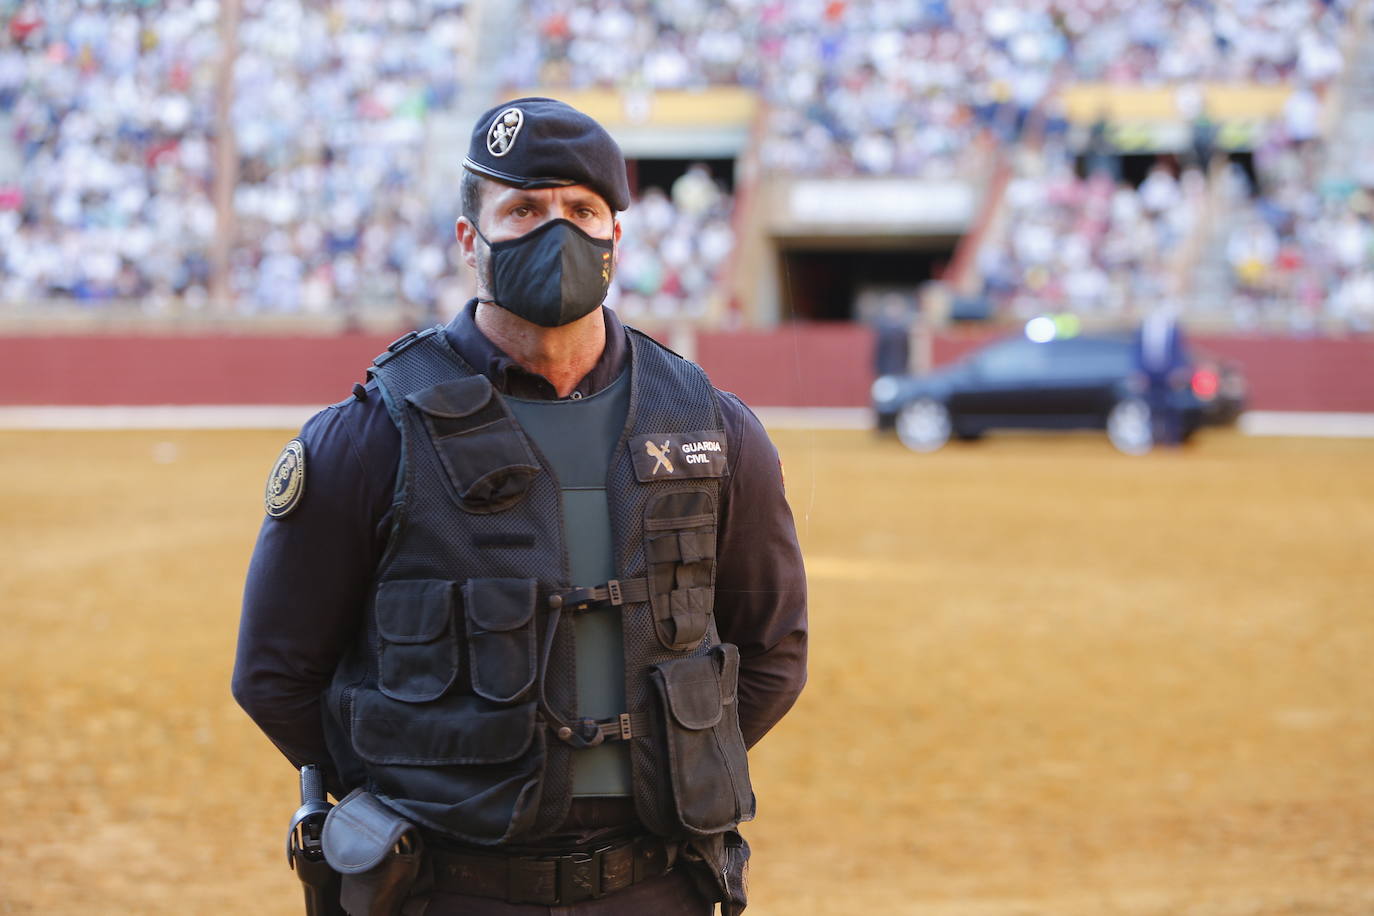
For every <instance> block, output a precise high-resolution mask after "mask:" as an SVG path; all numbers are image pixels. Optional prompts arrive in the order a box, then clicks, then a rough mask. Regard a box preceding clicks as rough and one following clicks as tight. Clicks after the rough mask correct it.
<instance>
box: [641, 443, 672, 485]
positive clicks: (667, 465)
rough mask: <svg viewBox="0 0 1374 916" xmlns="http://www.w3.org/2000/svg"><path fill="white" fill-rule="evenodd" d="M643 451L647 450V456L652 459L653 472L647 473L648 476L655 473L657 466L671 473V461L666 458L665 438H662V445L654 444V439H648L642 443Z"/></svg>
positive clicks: (666, 446) (666, 445) (666, 444)
mask: <svg viewBox="0 0 1374 916" xmlns="http://www.w3.org/2000/svg"><path fill="white" fill-rule="evenodd" d="M644 451H646V452H648V453H649V456H650V457H652V458H653V459H654V470H653V473H651V474H650V475H649V476H650V477H652V476H653V475H654V474H657V473H658V469H659V468H663V470H665V471H667V472H668V473H669V474H671V473H673V462H671V461H670V460H668V440H667V439H664V440H663V444H662V445H655V444H654V441H653V440H652V439H650V440H649V441H648V442H645V443H644Z"/></svg>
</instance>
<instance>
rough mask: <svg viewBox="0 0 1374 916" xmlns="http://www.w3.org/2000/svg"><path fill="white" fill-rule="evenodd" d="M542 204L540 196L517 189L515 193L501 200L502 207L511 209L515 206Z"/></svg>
mask: <svg viewBox="0 0 1374 916" xmlns="http://www.w3.org/2000/svg"><path fill="white" fill-rule="evenodd" d="M540 202H542V198H541V197H540V196H539V195H538V194H532V193H530V192H529V191H526V190H523V189H515V190H514V192H513V193H511V194H509V195H507V196H503V197H502V198H501V206H503V207H509V206H512V205H514V204H537V203H540Z"/></svg>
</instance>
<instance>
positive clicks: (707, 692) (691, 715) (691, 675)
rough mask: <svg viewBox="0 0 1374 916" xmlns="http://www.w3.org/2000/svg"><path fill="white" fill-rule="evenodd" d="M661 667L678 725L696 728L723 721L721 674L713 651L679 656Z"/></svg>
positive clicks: (669, 700)
mask: <svg viewBox="0 0 1374 916" xmlns="http://www.w3.org/2000/svg"><path fill="white" fill-rule="evenodd" d="M658 670H659V672H660V674H661V676H662V678H663V692H664V694H665V697H666V699H667V701H668V709H669V710H670V711H671V712H672V714H673V718H674V719H676V720H677V722H678V724H680V725H681V726H682V727H683V728H688V729H691V730H693V731H697V730H699V729H703V728H710V727H711V726H713V725H715V724H716V723H717V722H719V721H720V716H721V709H722V703H721V691H720V674H719V671H718V669H717V667H716V659H715V656H714V654H711V655H699V656H696V657H695V658H683V659H678V660H676V661H673V662H668V663H665V664H663V665H661V666H659V669H658Z"/></svg>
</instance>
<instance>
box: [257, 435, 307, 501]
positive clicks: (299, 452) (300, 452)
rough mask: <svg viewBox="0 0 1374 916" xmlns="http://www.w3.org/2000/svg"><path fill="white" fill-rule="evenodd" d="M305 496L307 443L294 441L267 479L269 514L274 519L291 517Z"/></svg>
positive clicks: (283, 452) (288, 445) (283, 451)
mask: <svg viewBox="0 0 1374 916" xmlns="http://www.w3.org/2000/svg"><path fill="white" fill-rule="evenodd" d="M303 495H305V443H304V442H302V441H301V440H299V439H292V440H291V441H290V442H288V443H286V448H284V449H282V450H281V457H279V458H278V459H277V463H276V464H274V465H272V473H271V474H270V475H268V477H267V494H266V496H265V499H264V501H265V502H266V504H267V514H268V515H270V516H272V517H273V518H282V517H283V516H286V515H290V514H291V512H292V510H293V509H295V508H296V507H297V506H299V505H300V503H301V497H302V496H303Z"/></svg>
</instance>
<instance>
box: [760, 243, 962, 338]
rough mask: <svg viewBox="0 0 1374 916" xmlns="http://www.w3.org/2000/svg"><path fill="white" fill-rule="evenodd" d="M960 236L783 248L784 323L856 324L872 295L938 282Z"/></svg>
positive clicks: (780, 256)
mask: <svg viewBox="0 0 1374 916" xmlns="http://www.w3.org/2000/svg"><path fill="white" fill-rule="evenodd" d="M958 242H959V238H958V236H923V237H919V238H901V239H883V240H881V243H875V242H874V241H873V240H863V241H861V242H860V241H857V240H856V242H855V243H854V244H853V245H845V244H843V243H842V242H840V241H839V240H837V239H833V238H831V239H825V240H824V241H823V242H815V243H811V244H808V243H806V242H798V241H791V240H789V241H787V242H780V243H779V246H778V270H779V274H780V276H779V283H778V293H779V298H780V303H779V304H780V305H781V309H780V312H779V314H780V317H781V318H782V319H783V320H794V321H854V320H857V319H859V318H860V317H861V316H860V315H859V314H857V312H856V309H855V306H856V304H857V303H858V301H859V299H860V297H861V296H862V295H863V294H864V293H865V292H868V291H870V290H879V289H881V290H909V291H910V293H911V295H912V297H913V299H914V297H915V294H916V292H917V290H918V289H919V288H920V287H921V285H922V284H924V283H925V282H927V281H929V280H933V279H937V278H938V277H939V276H940V275H941V273H942V272H943V271H944V269H945V267H946V265H948V264H949V261H950V259H951V258H953V257H954V249H955V247H956V246H957V244H958Z"/></svg>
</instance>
